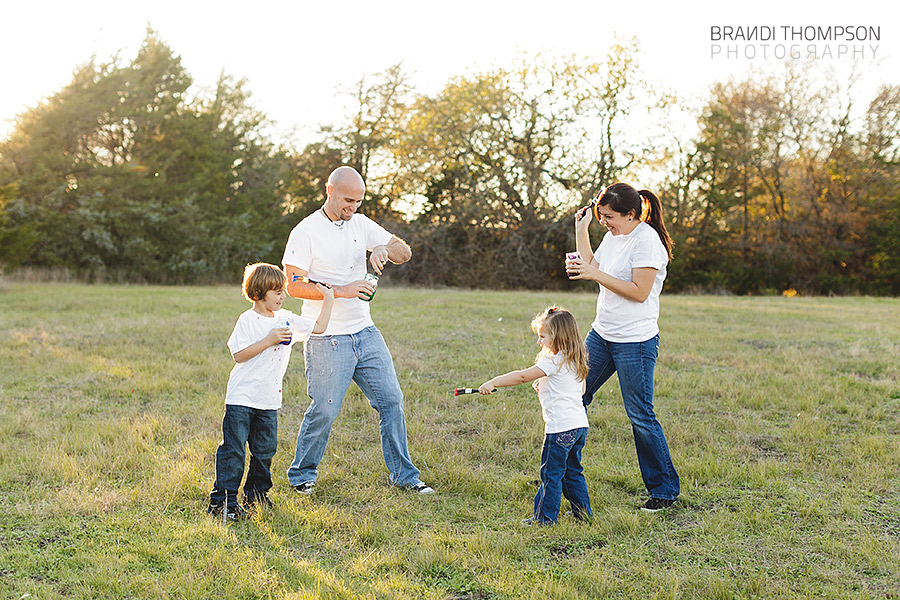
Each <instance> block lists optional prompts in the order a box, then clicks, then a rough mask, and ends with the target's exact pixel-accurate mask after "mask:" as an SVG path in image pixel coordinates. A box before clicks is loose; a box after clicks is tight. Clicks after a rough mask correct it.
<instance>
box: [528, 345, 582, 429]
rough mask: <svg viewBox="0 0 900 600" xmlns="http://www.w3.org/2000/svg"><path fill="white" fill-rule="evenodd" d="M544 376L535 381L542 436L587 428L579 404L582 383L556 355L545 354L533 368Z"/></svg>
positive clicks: (560, 357) (559, 356)
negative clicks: (542, 420) (536, 382)
mask: <svg viewBox="0 0 900 600" xmlns="http://www.w3.org/2000/svg"><path fill="white" fill-rule="evenodd" d="M535 366H537V368H539V369H540V370H541V371H543V372H544V373H545V374H546V376H544V377H541V378H540V379H538V380H537V381H538V398H539V399H540V401H541V413H542V415H543V417H544V433H545V434H548V433H560V432H561V431H569V430H570V429H577V428H579V427H587V426H588V418H587V411H586V410H585V408H584V404H583V403H582V401H581V394H582V393H583V392H582V380H580V379H578V378H577V376H576V374H575V372H574V371H573V370H572V369H571V368H570V367H569V366H568V365H566V364H564V360H563V357H562V356H561V355H559V354H546V355H544V356H543V357H541V358H540V359H538V361H537V363H536V364H535Z"/></svg>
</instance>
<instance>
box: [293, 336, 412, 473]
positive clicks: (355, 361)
mask: <svg viewBox="0 0 900 600" xmlns="http://www.w3.org/2000/svg"><path fill="white" fill-rule="evenodd" d="M304 357H305V359H306V381H307V386H306V393H307V394H308V395H309V397H310V399H311V400H312V402H311V403H310V405H309V408H308V409H306V413H305V414H304V415H303V423H301V424H300V431H299V433H298V434H297V448H296V450H295V452H294V462H292V463H291V466H290V468H289V469H288V472H287V475H288V481H289V482H290V484H291V485H293V486H297V485H300V484H301V483H304V482H307V481H315V480H316V478H317V477H318V467H319V463H320V462H321V461H322V457H323V456H324V455H325V446H326V445H327V443H328V436H329V435H330V434H331V426H332V424H333V423H334V421H335V419H337V416H338V413H339V412H340V410H341V405H342V403H343V401H344V394H345V393H346V392H347V388H348V387H350V382H351V381H353V382H355V383H356V385H358V386H359V389H360V390H362V392H363V394H365V395H366V398H368V399H369V404H370V405H371V406H372V408H374V409H375V410H376V411H378V416H379V427H380V428H381V451H382V454H383V455H384V463H385V465H387V468H388V471H389V473H390V475H389V478H390V482H391V483H392V484H394V485H399V486H413V485H416V484H417V483H419V470H418V469H417V468H416V467H415V465H413V463H412V460H411V459H410V457H409V449H408V447H407V439H406V416H405V415H404V413H403V392H402V391H401V390H400V383H399V382H398V381H397V373H396V371H395V370H394V360H393V358H392V357H391V353H390V351H389V350H388V347H387V344H385V343H384V338H383V337H382V336H381V332H380V331H378V329H377V328H376V327H375V326H374V325H372V326H369V327H366V328H365V329H363V330H361V331H359V332H357V333H354V334H350V335H329V336H322V337H311V338H309V339H308V340H307V341H306V343H305V353H304Z"/></svg>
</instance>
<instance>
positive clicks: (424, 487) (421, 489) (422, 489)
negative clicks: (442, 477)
mask: <svg viewBox="0 0 900 600" xmlns="http://www.w3.org/2000/svg"><path fill="white" fill-rule="evenodd" d="M409 489H411V490H412V491H414V492H415V493H417V494H433V493H434V490H433V489H431V487H429V486H428V484H426V483H423V482H421V481H420V482H419V483H417V484H416V485H411V486H409Z"/></svg>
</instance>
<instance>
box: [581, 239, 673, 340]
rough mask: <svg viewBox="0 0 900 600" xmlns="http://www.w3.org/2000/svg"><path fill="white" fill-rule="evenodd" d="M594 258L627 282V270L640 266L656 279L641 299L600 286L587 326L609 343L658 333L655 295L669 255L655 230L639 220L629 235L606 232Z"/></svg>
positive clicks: (657, 297) (603, 267) (662, 278)
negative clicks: (638, 300) (654, 274)
mask: <svg viewBox="0 0 900 600" xmlns="http://www.w3.org/2000/svg"><path fill="white" fill-rule="evenodd" d="M594 259H595V260H596V261H597V263H598V265H599V268H600V270H601V271H603V272H604V273H607V274H609V275H611V276H613V277H615V278H616V279H621V280H623V281H631V270H632V269H639V268H642V267H652V268H654V269H656V279H654V281H653V287H652V288H651V289H650V295H649V296H647V299H646V300H644V301H643V302H635V301H634V300H629V299H627V298H624V297H622V296H620V295H619V294H617V293H615V292H613V291H611V290H608V289H607V288H605V287H603V286H602V285H601V286H600V294H599V295H598V296H597V316H596V317H594V322H593V323H591V328H592V329H593V330H594V331H596V332H597V333H598V334H600V337H602V338H603V339H604V340H607V341H610V342H646V341H647V340H649V339H650V338H652V337H653V336H654V335H656V334H657V333H659V324H658V321H659V294H660V292H662V288H663V282H664V281H665V280H666V265H667V264H668V263H669V255H668V253H667V252H666V247H665V246H663V243H662V241H661V240H660V239H659V234H658V233H656V230H655V229H653V227H651V226H650V225H648V224H647V223H644V222H641V223H638V226H637V227H635V228H634V231H632V232H631V233H629V234H623V235H613V234H612V233H610V232H607V233H606V235H605V236H603V241H601V242H600V245H599V246H598V247H597V250H596V251H595V252H594Z"/></svg>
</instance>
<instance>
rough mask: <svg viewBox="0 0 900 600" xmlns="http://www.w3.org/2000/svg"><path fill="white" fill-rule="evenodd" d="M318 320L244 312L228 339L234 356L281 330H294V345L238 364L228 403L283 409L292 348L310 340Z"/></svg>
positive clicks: (230, 379) (279, 313)
mask: <svg viewBox="0 0 900 600" xmlns="http://www.w3.org/2000/svg"><path fill="white" fill-rule="evenodd" d="M315 326H316V321H315V319H307V318H306V317H303V316H300V315H295V314H294V313H292V312H291V311H289V310H285V309H281V310H277V311H275V315H274V316H272V317H266V316H264V315H261V314H259V313H258V312H256V311H255V310H253V309H252V308H251V309H250V310H247V311H246V312H244V313H242V314H241V316H239V317H238V320H237V323H235V324H234V331H232V332H231V337H229V338H228V349H229V350H231V354H232V355H234V354H235V353H237V352H240V351H241V350H244V349H245V348H248V347H250V346H252V345H253V344H255V343H256V342H258V341H259V340H261V339H263V338H265V337H266V336H267V335H269V332H270V331H272V329H275V328H278V327H290V328H291V343H290V344H289V345H287V346H284V345H282V344H275V345H274V346H270V347H268V348H266V349H265V350H263V351H262V352H260V353H259V354H257V355H256V356H254V357H253V358H251V359H250V360H247V361H244V362H242V363H235V365H234V368H233V369H231V375H229V377H228V389H227V391H226V392H225V404H238V405H240V406H248V407H250V408H257V409H260V410H277V409H279V408H281V382H282V380H283V379H284V373H285V371H287V366H288V361H289V360H290V358H291V346H293V345H294V344H296V343H297V342H303V341H305V340H308V339H309V336H310V335H311V334H312V330H313V328H314V327H315Z"/></svg>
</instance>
